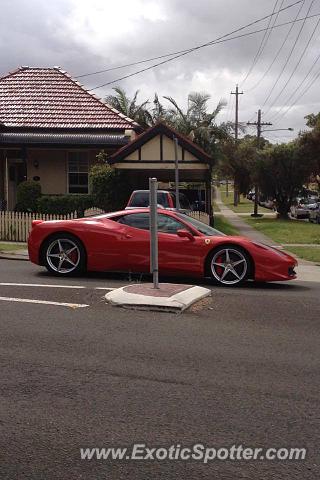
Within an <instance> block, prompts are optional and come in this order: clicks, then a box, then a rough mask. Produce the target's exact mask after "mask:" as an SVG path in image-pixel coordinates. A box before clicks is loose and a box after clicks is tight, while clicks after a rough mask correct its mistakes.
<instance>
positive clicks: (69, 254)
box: [43, 234, 86, 276]
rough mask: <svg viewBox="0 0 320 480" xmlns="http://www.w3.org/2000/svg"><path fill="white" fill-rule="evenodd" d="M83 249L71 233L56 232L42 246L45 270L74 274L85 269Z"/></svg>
mask: <svg viewBox="0 0 320 480" xmlns="http://www.w3.org/2000/svg"><path fill="white" fill-rule="evenodd" d="M85 256H86V254H85V250H84V247H83V245H82V243H81V242H80V241H79V240H78V239H77V238H76V237H74V236H73V235H69V234H57V235H55V236H53V237H51V238H50V239H48V240H47V241H46V243H45V245H44V246H43V259H44V264H45V266H46V268H47V270H48V271H49V272H51V273H53V274H54V275H61V276H68V275H75V274H78V273H80V272H82V271H83V270H84V269H85Z"/></svg>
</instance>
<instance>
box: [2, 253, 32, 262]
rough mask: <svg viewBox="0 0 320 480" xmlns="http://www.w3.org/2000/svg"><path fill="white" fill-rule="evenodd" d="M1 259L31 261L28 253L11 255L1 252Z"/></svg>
mask: <svg viewBox="0 0 320 480" xmlns="http://www.w3.org/2000/svg"><path fill="white" fill-rule="evenodd" d="M0 259H1V260H22V261H24V262H28V261H29V257H27V256H26V255H10V254H4V253H0Z"/></svg>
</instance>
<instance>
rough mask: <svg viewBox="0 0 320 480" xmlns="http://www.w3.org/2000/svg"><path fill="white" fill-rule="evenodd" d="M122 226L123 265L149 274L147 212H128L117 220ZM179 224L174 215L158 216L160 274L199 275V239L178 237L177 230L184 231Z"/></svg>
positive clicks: (182, 225) (120, 243) (131, 269)
mask: <svg viewBox="0 0 320 480" xmlns="http://www.w3.org/2000/svg"><path fill="white" fill-rule="evenodd" d="M118 222H119V223H120V224H121V225H122V226H123V227H124V228H123V230H122V235H121V240H120V242H119V248H121V251H122V252H123V260H122V264H125V265H127V269H128V270H130V271H132V272H149V271H150V232H149V213H148V212H144V213H143V212H141V213H128V214H125V215H123V216H122V217H120V218H119V219H118ZM187 228H188V227H186V226H185V225H184V224H183V223H182V222H179V221H178V220H176V219H175V218H174V217H173V216H170V215H166V214H158V250H159V273H160V274H173V275H174V274H181V273H186V274H188V273H189V274H199V272H201V269H202V265H201V259H200V257H201V256H200V255H199V253H200V250H199V249H200V237H196V236H194V237H193V239H192V240H190V239H189V238H181V237H179V236H178V235H177V231H178V230H185V229H187Z"/></svg>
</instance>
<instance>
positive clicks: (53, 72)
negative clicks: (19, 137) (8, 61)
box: [0, 67, 139, 130]
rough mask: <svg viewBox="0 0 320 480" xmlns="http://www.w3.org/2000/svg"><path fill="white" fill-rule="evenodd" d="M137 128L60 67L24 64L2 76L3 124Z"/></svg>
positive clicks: (0, 110)
mask: <svg viewBox="0 0 320 480" xmlns="http://www.w3.org/2000/svg"><path fill="white" fill-rule="evenodd" d="M1 124H2V125H4V126H5V127H10V128H36V129H38V128H46V129H54V128H59V129H74V128H78V129H79V128H80V129H81V128H84V129H108V130H109V129H132V128H133V129H137V128H139V126H138V124H137V123H135V122H133V120H131V119H130V118H127V117H126V116H124V115H123V114H121V113H120V112H118V111H117V110H116V109H114V108H112V107H110V106H108V105H106V104H105V103H103V102H102V101H101V100H100V99H99V98H98V97H96V96H95V95H93V94H91V93H89V92H88V91H87V90H85V89H84V88H83V87H82V86H81V85H80V84H79V83H78V82H77V81H76V80H74V79H72V78H71V77H70V75H68V74H67V73H66V72H64V71H63V70H61V69H60V68H58V67H54V68H31V67H21V68H19V69H18V70H16V71H15V72H12V73H9V74H8V75H5V76H3V77H0V127H1Z"/></svg>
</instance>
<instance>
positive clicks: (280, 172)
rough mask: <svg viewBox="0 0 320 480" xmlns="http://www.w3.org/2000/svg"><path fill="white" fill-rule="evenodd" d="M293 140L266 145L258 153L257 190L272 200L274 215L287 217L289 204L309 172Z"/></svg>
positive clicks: (305, 160)
mask: <svg viewBox="0 0 320 480" xmlns="http://www.w3.org/2000/svg"><path fill="white" fill-rule="evenodd" d="M312 168H313V165H312V162H310V161H309V159H307V158H305V157H304V156H303V154H302V151H301V148H300V146H299V144H298V142H297V141H293V142H290V143H287V144H281V145H273V146H268V147H267V148H266V149H265V150H264V151H262V152H261V153H260V155H259V159H258V164H257V170H256V172H257V179H258V183H259V187H260V189H261V192H262V193H263V194H264V195H266V196H267V197H272V198H274V199H275V201H276V207H277V212H278V216H279V217H281V218H287V217H288V213H289V210H290V207H291V205H292V203H293V201H294V199H295V197H296V196H297V195H298V193H299V191H300V190H301V188H302V186H303V184H304V183H305V182H306V181H307V179H308V178H309V176H310V174H311V172H312Z"/></svg>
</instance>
